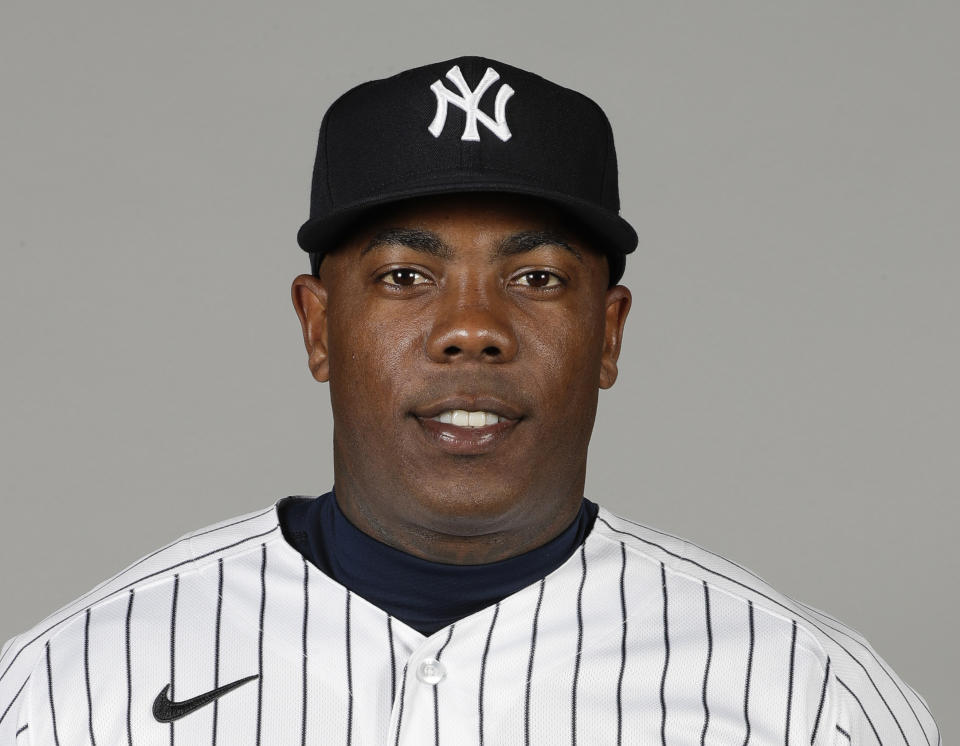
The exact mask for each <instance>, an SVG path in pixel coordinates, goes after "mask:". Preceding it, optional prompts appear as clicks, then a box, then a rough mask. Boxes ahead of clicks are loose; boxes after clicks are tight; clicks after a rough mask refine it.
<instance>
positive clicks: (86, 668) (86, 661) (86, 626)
mask: <svg viewBox="0 0 960 746" xmlns="http://www.w3.org/2000/svg"><path fill="white" fill-rule="evenodd" d="M83 682H84V685H85V686H86V689H87V723H88V725H89V728H90V743H91V746H97V739H96V737H95V736H94V735H93V697H92V695H91V694H90V609H87V613H86V618H85V619H84V621H83Z"/></svg>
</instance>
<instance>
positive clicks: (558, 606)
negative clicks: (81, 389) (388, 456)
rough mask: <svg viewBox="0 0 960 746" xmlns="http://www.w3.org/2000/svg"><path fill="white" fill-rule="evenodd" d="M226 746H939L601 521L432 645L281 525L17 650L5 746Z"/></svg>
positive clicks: (905, 693)
mask: <svg viewBox="0 0 960 746" xmlns="http://www.w3.org/2000/svg"><path fill="white" fill-rule="evenodd" d="M288 499H307V498H288ZM218 743H219V744H221V745H222V746H247V745H248V744H249V745H253V744H264V745H267V744H269V745H270V746H285V745H287V744H290V745H295V744H299V745H304V744H391V745H393V746H400V745H401V744H404V745H414V744H416V746H423V744H456V745H457V746H461V745H463V744H507V745H511V746H512V745H514V744H516V745H520V744H523V745H532V744H543V745H550V746H553V745H555V744H561V743H569V744H577V743H581V744H654V743H662V744H694V743H696V744H724V745H726V746H729V744H791V743H793V744H798V745H799V744H841V745H842V746H846V744H850V743H853V744H881V743H882V744H885V745H886V746H891V745H896V744H910V745H911V746H915V745H922V744H926V746H936V745H937V744H939V743H940V737H939V732H938V730H937V726H936V725H935V723H934V720H933V718H932V716H931V714H930V712H929V710H928V709H927V706H926V704H925V703H924V701H923V700H922V699H921V697H920V696H919V695H918V694H916V693H915V692H914V691H913V690H912V689H911V688H910V687H909V686H908V685H907V684H906V683H904V682H903V681H902V680H901V679H900V678H899V677H898V676H897V674H896V673H895V672H894V671H893V670H892V669H891V668H890V666H889V665H888V664H887V663H885V662H884V661H883V660H882V659H881V658H880V657H879V656H878V655H877V654H876V653H875V652H874V650H873V649H872V648H871V647H870V645H869V644H868V643H867V642H866V641H865V640H864V639H863V638H862V637H861V636H860V635H858V634H857V633H856V632H854V631H852V630H851V629H849V628H847V627H846V626H844V625H843V624H842V623H840V622H838V621H836V620H834V619H832V618H831V617H828V616H826V615H825V614H823V613H821V612H819V611H816V610H814V609H812V608H810V607H808V606H805V605H803V604H801V603H798V602H796V601H793V600H791V599H789V598H787V597H785V596H783V595H781V594H779V593H777V592H776V591H775V590H773V589H772V588H770V587H769V586H768V585H767V584H766V583H765V582H763V581H762V580H761V579H760V578H758V577H757V576H755V575H754V574H752V573H751V572H749V571H748V570H746V569H744V568H742V567H740V566H739V565H737V564H735V563H732V562H730V561H728V560H726V559H723V558H721V557H718V556H717V555H715V554H711V553H709V552H707V551H704V550H702V549H700V548H699V547H697V546H695V545H693V544H691V543H689V542H685V541H683V540H681V539H678V538H675V537H673V536H670V535H667V534H664V533H662V532H659V531H657V530H655V529H652V528H649V527H645V526H642V525H639V524H636V523H633V522H630V521H627V520H624V519H622V518H619V517H617V516H615V515H613V514H612V513H610V512H609V511H607V510H606V509H604V508H601V509H600V512H599V515H598V517H597V521H596V524H595V525H594V528H593V530H592V531H591V533H590V534H589V536H588V537H587V539H586V541H585V542H584V543H583V545H582V546H581V547H580V549H579V550H578V551H577V552H575V553H574V555H573V556H571V557H570V558H569V559H568V560H567V561H566V562H565V563H564V564H563V565H561V566H560V567H559V568H557V569H556V570H554V571H553V572H551V573H550V574H548V575H547V576H546V577H544V578H542V579H541V580H539V581H538V582H536V583H533V584H531V585H529V586H527V587H525V588H523V589H521V590H520V591H518V592H516V593H514V594H512V595H510V596H508V597H507V598H504V599H503V600H502V601H500V602H499V603H497V604H495V605H493V606H490V607H488V608H485V609H482V610H480V611H479V612H477V613H474V614H472V615H470V616H468V617H466V618H463V619H460V620H459V621H457V622H455V623H454V624H451V625H449V626H448V627H445V628H443V629H441V630H440V631H438V632H437V633H435V634H433V635H432V636H429V637H425V636H424V635H422V634H420V633H419V632H417V631H415V630H413V629H411V628H410V627H407V626H406V625H404V624H403V623H402V622H401V621H399V620H398V619H396V618H392V617H391V616H390V615H388V614H387V613H385V612H384V611H382V610H381V609H379V608H377V607H376V606H374V605H373V604H371V603H369V602H368V601H367V600H366V599H364V598H362V597H360V596H357V595H356V594H354V593H352V592H351V591H350V590H349V589H347V588H345V587H343V586H341V585H339V584H337V583H336V582H334V581H333V580H331V579H330V578H329V577H328V576H326V575H325V574H323V573H322V572H320V571H319V570H318V569H317V568H316V567H314V566H313V565H311V564H310V563H308V562H307V561H306V560H305V559H304V558H303V557H302V556H301V555H300V554H299V553H298V552H297V551H296V550H295V549H294V548H293V547H291V546H290V545H289V544H288V543H287V542H286V541H285V540H284V538H283V536H282V533H281V530H280V526H279V523H278V517H277V510H276V506H273V507H271V508H269V509H266V510H263V511H260V512H257V513H253V514H250V515H247V516H244V517H241V518H236V519H233V520H229V521H224V522H222V523H220V524H217V525H215V526H212V527H209V528H206V529H203V530H201V531H197V532H194V533H192V534H189V535H187V536H185V537H183V538H181V539H180V540H178V541H176V542H174V543H172V544H170V545H169V546H167V547H165V548H163V549H160V550H158V551H156V552H154V553H153V554H150V555H148V556H146V557H144V558H143V559H141V560H139V561H138V562H135V563H134V564H133V565H131V566H130V567H128V568H127V569H126V570H124V571H123V572H121V573H120V574H118V575H117V576H115V577H114V578H112V579H110V580H108V581H106V582H104V583H102V584H101V585H99V586H97V587H96V588H94V589H93V590H91V591H90V592H89V593H87V594H86V595H84V596H82V597H80V598H79V599H78V600H77V601H75V602H74V603H72V604H70V605H69V606H67V607H65V608H63V609H61V610H60V611H59V612H57V613H55V614H54V615H52V616H50V617H49V618H47V619H46V620H44V621H43V622H41V623H40V624H39V625H37V626H36V627H35V628H34V629H32V630H30V631H28V632H26V633H24V634H22V635H20V636H18V637H16V638H14V639H13V640H10V641H9V642H8V643H7V644H6V645H5V646H4V647H3V649H2V653H0V746H15V745H16V746H27V745H28V744H33V745H34V746H39V745H40V744H43V745H46V744H55V745H56V746H72V745H73V744H84V745H89V744H100V746H117V745H118V744H130V745H131V746H132V745H133V744H137V745H140V746H153V745H155V744H157V745H159V744H163V745H164V746H166V745H167V744H169V745H170V746H173V745H174V744H182V745H186V744H189V745H190V746H195V744H214V746H216V744H218Z"/></svg>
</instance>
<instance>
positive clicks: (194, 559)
mask: <svg viewBox="0 0 960 746" xmlns="http://www.w3.org/2000/svg"><path fill="white" fill-rule="evenodd" d="M250 520H252V519H250ZM279 529H280V526H279V524H278V525H276V526H274V527H273V528H271V529H269V530H267V531H264V532H262V533H259V534H255V535H253V536H248V537H246V538H245V539H240V540H239V541H235V542H233V543H232V544H228V545H226V546H223V547H219V548H217V549H213V550H211V551H209V552H205V553H203V554H201V555H199V556H197V557H191V558H190V559H185V560H182V561H181V562H177V563H175V564H173V565H169V566H168V567H165V568H163V569H162V570H157V571H156V572H151V573H149V574H147V575H144V576H143V577H140V578H138V579H137V580H133V581H131V582H129V583H127V584H126V585H124V586H121V587H120V588H117V589H116V590H114V591H111V592H110V593H108V594H107V595H105V596H104V597H103V598H98V599H97V600H96V601H94V602H93V603H92V604H90V606H95V605H97V604H99V603H102V602H104V601H106V600H108V599H110V598H113V597H114V596H117V595H119V594H121V593H123V592H124V591H126V590H129V589H131V588H133V587H134V586H137V585H139V584H140V583H142V582H144V581H145V580H150V578H155V577H156V576H158V575H163V574H164V573H166V572H170V571H171V570H175V569H177V568H178V567H183V566H184V565H189V564H192V563H195V562H199V561H200V560H202V559H206V558H207V557H209V556H211V555H214V554H217V553H218V552H225V551H227V550H228V549H233V548H234V547H238V546H240V545H241V544H246V543H247V542H248V541H253V540H254V539H259V538H261V537H264V536H267V535H268V534H272V533H273V532H274V531H278V530H279ZM185 540H186V539H184V541H185ZM124 572H127V571H126V570H125V571H124ZM122 574H123V573H120V575H122ZM118 577H119V576H118ZM101 585H102V584H101ZM85 611H86V607H84V608H82V609H78V610H77V611H74V612H73V613H71V614H69V615H68V616H65V617H64V618H63V619H61V620H60V621H58V622H54V623H53V624H51V625H50V626H49V627H47V628H46V629H44V630H43V631H42V632H40V633H38V634H37V635H36V636H35V637H33V638H32V639H31V640H30V641H29V642H27V643H25V644H24V645H23V646H21V647H20V649H19V650H18V651H17V652H16V654H15V655H14V656H13V658H11V659H10V662H9V663H8V664H7V667H6V669H4V671H3V673H2V674H0V681H3V679H4V677H5V676H6V675H7V672H8V671H10V669H11V668H12V667H13V664H14V663H16V661H17V658H19V657H20V654H21V653H22V652H23V651H24V650H26V649H27V648H28V647H30V646H31V645H32V644H33V643H35V642H36V641H37V640H39V639H41V638H42V637H44V636H45V635H46V634H47V633H48V632H50V631H52V630H54V629H56V628H57V627H59V626H60V625H61V624H66V623H67V622H69V621H70V620H71V619H74V618H76V617H77V616H79V615H80V614H83V613H84V612H85Z"/></svg>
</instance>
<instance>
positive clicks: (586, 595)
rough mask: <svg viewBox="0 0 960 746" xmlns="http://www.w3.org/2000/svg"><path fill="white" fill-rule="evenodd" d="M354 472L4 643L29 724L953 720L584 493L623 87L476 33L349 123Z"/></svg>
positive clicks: (223, 729)
mask: <svg viewBox="0 0 960 746" xmlns="http://www.w3.org/2000/svg"><path fill="white" fill-rule="evenodd" d="M298 240H299V243H300V245H301V247H302V248H304V249H305V250H306V251H308V252H309V253H310V255H311V263H312V270H313V271H312V273H311V274H309V275H301V276H299V277H297V278H296V279H295V280H294V282H293V288H292V296H293V303H294V306H295V308H296V311H297V314H298V316H299V319H300V322H301V325H302V329H303V337H304V342H305V345H306V348H307V352H308V359H309V367H310V370H311V372H312V374H313V376H314V378H316V379H317V380H318V381H323V382H327V383H328V384H329V390H330V397H331V403H332V410H333V417H334V425H335V431H334V474H333V483H334V489H333V490H332V491H331V492H330V493H328V494H325V495H322V496H320V497H316V498H308V497H288V498H284V499H282V500H280V501H279V502H277V503H276V504H274V505H272V506H270V507H268V508H265V509H263V510H261V511H259V512H255V513H252V514H250V515H246V516H242V517H239V518H233V519H230V520H226V521H224V522H222V523H219V524H217V525H214V526H211V527H208V528H204V529H202V530H199V531H196V532H194V533H191V534H189V535H187V536H184V537H183V538H181V539H179V540H177V541H175V542H173V543H172V544H169V545H168V546H166V547H164V548H162V549H159V550H157V551H155V552H153V553H152V554H148V555H147V556H145V557H144V558H142V559H140V560H139V561H137V562H135V563H134V564H133V565H131V566H130V567H128V568H127V569H125V570H123V571H122V572H121V573H119V574H118V575H116V576H115V577H113V578H111V579H110V580H107V581H106V582H104V583H102V584H101V585H99V586H97V587H96V588H94V589H93V590H92V591H90V592H89V593H87V594H85V595H83V596H81V597H80V598H79V599H77V601H75V602H74V603H72V604H70V605H69V606H66V607H65V608H63V609H61V610H60V611H58V612H56V613H55V614H53V615H52V616H50V617H49V618H47V619H46V620H44V621H43V622H41V623H40V624H38V625H37V626H36V627H35V628H34V629H32V630H29V631H27V632H25V633H24V634H22V635H20V636H18V637H16V638H14V639H13V640H10V641H9V642H8V643H7V644H6V645H4V647H3V648H2V651H0V744H2V745H3V746H13V745H14V744H16V745H18V746H25V745H26V744H35V745H38V746H39V745H40V744H43V745H47V744H55V745H56V746H68V745H72V744H100V745H101V746H106V745H109V746H116V745H117V744H130V745H132V744H138V745H144V744H150V745H153V744H167V743H169V744H171V746H173V744H181V745H185V744H190V745H191V746H193V745H195V744H208V743H210V744H214V745H216V744H218V743H219V744H222V745H223V746H238V745H245V744H265V745H266V744H271V745H273V744H280V745H287V744H291V745H292V744H301V745H303V744H392V745H394V746H399V745H400V744H410V745H412V744H416V745H417V746H422V745H423V744H458V745H459V744H511V745H512V744H525V745H526V744H550V745H553V744H558V743H569V744H577V743H580V744H656V743H660V744H694V743H699V744H708V743H709V744H725V745H729V744H737V745H738V746H739V745H740V744H744V745H747V744H791V743H792V744H797V745H799V744H834V745H835V744H841V745H844V746H845V745H846V744H887V745H888V746H889V745H891V744H894V745H895V744H910V745H911V746H913V745H920V744H926V746H934V745H935V744H939V743H940V736H939V732H938V730H937V726H936V724H935V723H934V720H933V718H932V716H931V714H930V712H929V710H928V708H927V705H926V704H925V702H924V701H923V699H922V698H921V697H920V696H919V695H918V694H917V693H916V692H914V691H913V690H912V689H911V688H910V687H909V686H908V685H907V684H906V683H904V682H903V681H902V680H901V679H900V678H899V677H898V676H897V674H896V673H895V672H894V671H893V670H892V669H891V668H890V666H889V665H887V664H886V663H885V662H884V661H883V659H882V658H880V657H879V656H878V655H877V654H876V653H875V652H874V650H873V649H872V648H871V647H870V645H869V644H868V643H867V642H866V641H865V640H864V639H863V638H862V637H861V636H860V635H858V634H857V633H856V632H854V631H852V630H851V629H849V628H848V627H846V626H845V625H843V624H842V623H841V622H839V621H837V620H835V619H833V618H831V617H829V616H827V615H826V614H824V613H822V612H819V611H817V610H815V609H811V608H809V607H807V606H805V605H803V604H801V603H798V602H796V601H793V600H791V599H789V598H787V597H785V596H783V595H781V594H780V593H778V592H777V591H775V590H774V589H772V588H770V587H769V586H768V585H767V584H766V583H764V582H763V581H762V580H761V579H760V578H758V577H757V576H755V575H754V574H752V573H751V572H750V571H748V570H746V569H744V568H742V567H740V566H739V565H737V564H735V563H733V562H730V561H728V560H726V559H724V558H722V557H719V556H717V555H715V554H712V553H710V552H708V551H705V550H703V549H700V548H699V547H696V546H694V545H692V544H690V543H689V542H686V541H683V540H681V539H678V538H676V537H673V536H670V535H667V534H664V533H662V532H660V531H657V530H655V529H652V528H648V527H646V526H643V525H640V524H638V523H634V522H632V521H630V520H626V519H624V518H620V517H617V516H615V515H613V514H611V513H610V512H609V511H607V510H606V509H605V508H603V507H601V506H598V505H597V504H595V503H594V502H592V501H590V500H588V499H586V498H584V496H583V486H584V480H585V471H586V456H587V445H588V441H589V438H590V433H591V431H592V428H593V421H594V416H595V412H596V404H597V396H598V390H599V389H601V388H609V387H610V386H612V385H613V383H614V381H615V379H616V376H617V357H618V354H619V350H620V344H621V339H622V334H623V328H624V323H625V321H626V317H627V314H628V311H629V308H630V293H629V291H628V290H627V289H626V288H625V287H623V286H621V285H618V284H617V283H618V280H619V279H620V277H621V275H622V273H623V269H624V258H625V255H626V254H627V253H629V252H631V251H633V249H634V248H635V246H636V243H637V237H636V234H635V232H634V230H633V229H632V228H631V227H630V225H629V224H628V223H626V222H625V221H624V220H623V219H622V218H621V217H620V216H619V198H618V187H617V165H616V158H615V155H614V148H613V139H612V134H611V130H610V126H609V124H608V122H607V119H606V117H605V116H604V114H603V112H602V111H601V109H600V108H599V107H598V106H597V105H596V104H595V103H594V102H592V101H591V100H590V99H588V98H586V97H584V96H582V95H581V94H579V93H576V92H574V91H571V90H568V89H566V88H563V87H561V86H558V85H556V84H554V83H551V82H549V81H546V80H544V79H542V78H540V77H538V76H536V75H533V74H531V73H529V72H525V71H523V70H519V69H517V68H515V67H511V66H509V65H507V64H504V63H501V62H497V61H493V60H487V59H482V58H477V57H464V58H460V59H456V60H450V61H446V62H441V63H437V64H432V65H427V66H425V67H421V68H417V69H414V70H409V71H406V72H404V73H401V74H399V75H396V76H393V77H391V78H387V79H384V80H378V81H373V82H370V83H366V84H364V85H361V86H358V87H356V88H354V89H353V90H351V91H349V92H348V93H346V94H345V95H343V96H342V97H341V98H340V99H338V100H337V101H336V102H335V103H333V104H332V106H331V107H330V109H329V110H328V112H327V114H326V116H325V117H324V120H323V123H322V125H321V127H320V140H319V146H318V149H317V159H316V166H315V170H314V179H313V191H312V198H311V210H310V219H309V220H308V221H307V222H306V223H305V224H304V225H303V226H302V228H301V229H300V233H299V236H298Z"/></svg>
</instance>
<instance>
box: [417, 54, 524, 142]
mask: <svg viewBox="0 0 960 746" xmlns="http://www.w3.org/2000/svg"><path fill="white" fill-rule="evenodd" d="M447 78H448V79H449V80H450V81H451V82H452V83H453V84H454V85H455V86H456V87H457V90H458V91H460V94H459V95H457V94H456V93H454V92H453V91H451V90H450V89H449V88H447V87H446V86H445V85H444V84H443V81H441V80H437V81H435V82H434V84H433V85H431V86H430V90H431V91H433V92H434V94H435V95H436V97H437V113H436V116H434V118H433V121H432V122H431V123H430V126H429V127H428V128H427V129H429V130H430V134H431V135H433V136H434V137H440V133H441V132H443V125H444V124H445V123H446V121H447V104H453V105H454V106H456V107H458V108H460V109H463V111H464V112H465V113H466V115H467V124H466V126H465V127H464V128H463V136H462V137H461V138H460V139H461V140H469V141H472V142H479V141H480V133H479V131H478V130H477V122H479V123H480V124H482V125H483V126H484V127H486V128H487V129H488V130H490V131H491V132H492V133H493V134H495V135H496V136H497V137H499V138H500V139H501V140H503V142H506V141H507V140H509V139H510V128H509V127H508V126H507V101H509V100H510V97H511V96H512V95H513V94H514V90H513V88H511V87H510V86H509V85H507V84H506V83H504V84H503V85H502V86H500V90H499V91H497V98H496V99H495V100H494V102H493V106H494V115H495V119H491V118H490V116H489V115H488V114H486V113H485V112H483V111H480V99H481V98H483V94H484V93H486V92H487V89H488V88H489V87H490V86H492V85H493V84H494V83H496V82H497V81H498V80H500V74H499V73H497V71H496V70H494V69H493V68H492V67H488V68H487V71H486V72H485V73H484V74H483V79H482V80H481V81H480V83H479V84H478V85H477V87H476V88H475V89H474V90H472V91H471V90H470V86H468V85H467V81H466V80H464V79H463V73H461V72H460V66H459V65H454V66H453V67H451V68H450V69H449V70H448V71H447Z"/></svg>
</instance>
